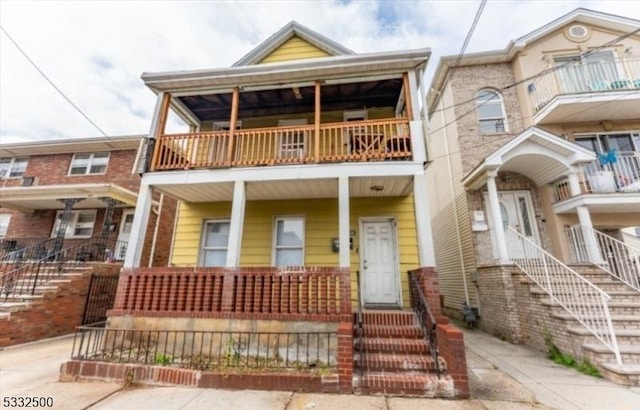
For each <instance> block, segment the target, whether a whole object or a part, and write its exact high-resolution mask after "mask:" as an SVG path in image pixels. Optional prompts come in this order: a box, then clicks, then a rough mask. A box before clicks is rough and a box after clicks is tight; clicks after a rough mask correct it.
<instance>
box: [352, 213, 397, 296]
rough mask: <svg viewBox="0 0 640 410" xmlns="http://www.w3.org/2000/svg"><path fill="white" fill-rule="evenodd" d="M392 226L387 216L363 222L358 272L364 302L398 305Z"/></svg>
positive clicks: (391, 221)
mask: <svg viewBox="0 0 640 410" xmlns="http://www.w3.org/2000/svg"><path fill="white" fill-rule="evenodd" d="M394 225H395V224H394V221H393V220H388V219H387V220H365V221H362V226H361V232H362V234H361V235H362V246H361V251H362V252H361V259H360V272H362V284H361V285H362V289H361V294H362V295H363V302H364V304H365V305H393V306H399V304H400V303H399V302H400V292H399V280H398V279H399V278H398V257H397V253H398V251H397V247H396V239H395V237H396V235H395V229H394Z"/></svg>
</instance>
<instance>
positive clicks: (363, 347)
mask: <svg viewBox="0 0 640 410" xmlns="http://www.w3.org/2000/svg"><path fill="white" fill-rule="evenodd" d="M356 281H357V283H358V292H357V293H358V317H357V319H356V332H357V334H358V344H359V349H358V350H359V352H360V380H361V382H362V380H363V378H362V376H363V375H364V367H365V365H366V366H367V370H369V365H368V364H367V363H366V354H367V344H366V343H365V341H364V336H365V335H364V324H363V322H364V314H363V313H362V296H361V295H360V289H362V287H361V284H360V271H359V270H358V271H356Z"/></svg>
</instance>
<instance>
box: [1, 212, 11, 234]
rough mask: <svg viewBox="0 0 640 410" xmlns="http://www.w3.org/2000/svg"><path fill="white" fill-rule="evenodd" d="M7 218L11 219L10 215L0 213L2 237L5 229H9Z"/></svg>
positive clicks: (5, 232) (5, 231)
mask: <svg viewBox="0 0 640 410" xmlns="http://www.w3.org/2000/svg"><path fill="white" fill-rule="evenodd" d="M9 220H11V215H9V214H0V238H4V237H5V236H7V231H8V230H9Z"/></svg>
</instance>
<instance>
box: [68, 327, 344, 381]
mask: <svg viewBox="0 0 640 410" xmlns="http://www.w3.org/2000/svg"><path fill="white" fill-rule="evenodd" d="M104 325H105V323H104V322H101V323H95V324H92V325H89V326H79V327H78V328H77V332H76V334H75V338H74V341H73V351H72V355H71V358H72V359H74V360H84V361H105V362H116V363H137V364H145V365H160V366H173V367H181V368H189V369H198V370H221V369H222V370H223V369H225V368H246V369H264V370H278V369H296V370H301V371H304V370H308V371H318V372H322V373H324V372H326V373H333V372H335V371H336V369H337V360H336V357H337V344H338V336H337V332H228V331H179V330H130V329H114V328H105V327H104Z"/></svg>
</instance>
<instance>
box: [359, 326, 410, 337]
mask: <svg viewBox="0 0 640 410" xmlns="http://www.w3.org/2000/svg"><path fill="white" fill-rule="evenodd" d="M356 330H357V329H356ZM362 330H363V331H364V336H365V337H399V338H409V339H415V338H419V337H422V335H423V333H422V328H420V326H416V325H411V326H390V325H363V326H362ZM356 336H357V334H356Z"/></svg>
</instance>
